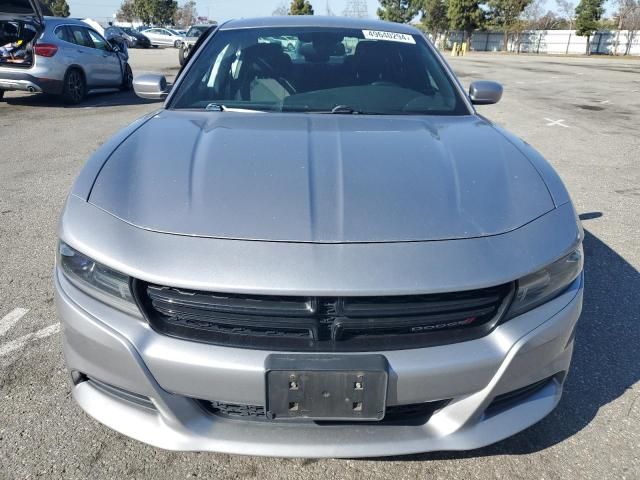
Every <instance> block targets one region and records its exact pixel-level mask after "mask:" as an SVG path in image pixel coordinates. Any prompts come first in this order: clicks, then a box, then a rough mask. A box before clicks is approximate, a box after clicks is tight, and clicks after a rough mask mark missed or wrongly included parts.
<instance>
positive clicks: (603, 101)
mask: <svg viewBox="0 0 640 480" xmlns="http://www.w3.org/2000/svg"><path fill="white" fill-rule="evenodd" d="M609 103H611V100H602V101H601V102H600V104H601V105H607V104H609Z"/></svg>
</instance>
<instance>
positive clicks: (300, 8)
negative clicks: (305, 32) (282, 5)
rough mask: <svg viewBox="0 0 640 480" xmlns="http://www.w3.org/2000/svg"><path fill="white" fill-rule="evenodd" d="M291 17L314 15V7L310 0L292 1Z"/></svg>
mask: <svg viewBox="0 0 640 480" xmlns="http://www.w3.org/2000/svg"><path fill="white" fill-rule="evenodd" d="M289 15H313V7H312V6H311V4H310V3H309V0H292V2H291V6H290V7H289Z"/></svg>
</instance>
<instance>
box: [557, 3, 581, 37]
mask: <svg viewBox="0 0 640 480" xmlns="http://www.w3.org/2000/svg"><path fill="white" fill-rule="evenodd" d="M556 5H558V11H559V12H560V15H562V17H563V18H564V19H565V20H566V21H567V22H568V24H569V30H573V27H574V25H573V21H574V19H575V13H576V5H575V3H572V2H570V1H569V0H556Z"/></svg>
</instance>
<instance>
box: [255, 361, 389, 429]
mask: <svg viewBox="0 0 640 480" xmlns="http://www.w3.org/2000/svg"><path fill="white" fill-rule="evenodd" d="M265 370H266V378H265V382H266V397H267V398H266V412H267V417H268V418H270V419H276V418H277V419H296V418H297V419H307V420H326V421H359V420H360V421H379V420H382V419H383V418H384V411H385V406H386V397H387V383H388V377H389V375H388V363H387V359H386V358H385V357H384V356H383V355H295V354H291V355H289V354H272V355H269V356H268V357H267V360H266V362H265Z"/></svg>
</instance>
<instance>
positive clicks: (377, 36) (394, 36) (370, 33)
mask: <svg viewBox="0 0 640 480" xmlns="http://www.w3.org/2000/svg"><path fill="white" fill-rule="evenodd" d="M362 34H363V35H364V38H366V39H367V40H387V41H389V42H400V43H414V44H415V43H416V41H415V39H414V38H413V36H412V35H407V34H406V33H396V32H382V31H380V30H363V31H362Z"/></svg>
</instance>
